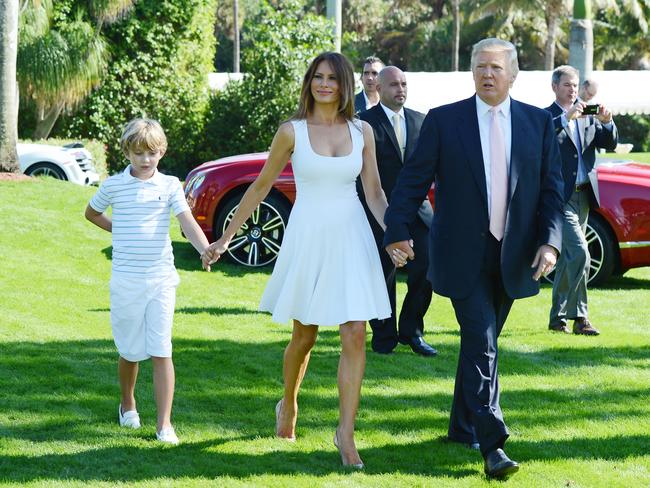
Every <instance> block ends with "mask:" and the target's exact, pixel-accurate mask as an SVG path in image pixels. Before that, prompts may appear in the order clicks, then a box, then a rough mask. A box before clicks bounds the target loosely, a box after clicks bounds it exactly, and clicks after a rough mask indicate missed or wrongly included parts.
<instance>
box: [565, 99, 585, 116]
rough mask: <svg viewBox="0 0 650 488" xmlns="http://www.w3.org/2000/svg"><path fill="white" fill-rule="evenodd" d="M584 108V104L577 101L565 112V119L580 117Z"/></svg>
mask: <svg viewBox="0 0 650 488" xmlns="http://www.w3.org/2000/svg"><path fill="white" fill-rule="evenodd" d="M585 106H586V104H585V102H582V101H580V100H578V101H577V102H576V103H575V104H574V105H572V106H571V108H570V109H569V110H567V113H566V119H567V120H573V119H577V118H578V117H582V111H583V110H584V109H585Z"/></svg>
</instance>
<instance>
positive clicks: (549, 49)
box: [544, 2, 560, 71]
mask: <svg viewBox="0 0 650 488" xmlns="http://www.w3.org/2000/svg"><path fill="white" fill-rule="evenodd" d="M559 21H560V18H559V15H558V12H556V11H554V2H549V3H547V4H546V27H547V31H548V32H547V35H546V43H545V45H544V69H545V70H546V71H551V70H553V69H554V68H555V37H556V36H557V26H558V23H559Z"/></svg>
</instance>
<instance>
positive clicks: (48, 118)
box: [34, 102, 63, 140]
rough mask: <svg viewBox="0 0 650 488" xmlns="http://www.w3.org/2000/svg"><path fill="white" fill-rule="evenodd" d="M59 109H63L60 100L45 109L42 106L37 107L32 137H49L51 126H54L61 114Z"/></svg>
mask: <svg viewBox="0 0 650 488" xmlns="http://www.w3.org/2000/svg"><path fill="white" fill-rule="evenodd" d="M61 110H63V103H62V102H59V103H57V104H56V105H53V106H51V107H49V108H48V109H47V110H45V108H44V107H40V108H39V110H38V120H37V121H36V128H35V129H34V139H37V140H38V139H47V138H48V137H49V135H50V132H52V127H54V124H55V123H56V121H57V119H58V118H59V115H60V114H61Z"/></svg>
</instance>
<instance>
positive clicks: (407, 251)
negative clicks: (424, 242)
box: [386, 239, 415, 268]
mask: <svg viewBox="0 0 650 488" xmlns="http://www.w3.org/2000/svg"><path fill="white" fill-rule="evenodd" d="M386 252H387V253H388V255H389V256H390V259H391V260H392V261H393V264H394V265H395V266H396V267H398V268H401V267H402V266H405V265H406V260H407V259H411V260H413V259H415V253H414V252H413V240H412V239H411V240H408V241H399V242H393V243H392V244H389V245H388V246H386Z"/></svg>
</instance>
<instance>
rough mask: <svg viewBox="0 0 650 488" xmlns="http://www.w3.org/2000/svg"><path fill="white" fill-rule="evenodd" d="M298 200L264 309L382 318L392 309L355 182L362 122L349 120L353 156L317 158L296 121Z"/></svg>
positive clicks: (324, 318)
mask: <svg viewBox="0 0 650 488" xmlns="http://www.w3.org/2000/svg"><path fill="white" fill-rule="evenodd" d="M292 124H293V129H294V133H295V145H294V151H293V155H292V157H291V164H292V167H293V173H294V177H295V181H296V201H295V203H294V205H293V209H292V210H291V215H290V217H289V222H288V225H287V229H286V232H285V234H284V238H283V240H282V247H281V249H280V253H279V254H278V258H277V261H276V263H275V268H274V269H273V274H272V275H271V278H270V279H269V282H268V284H267V286H266V290H265V291H264V294H263V296H262V300H261V303H260V310H262V311H267V312H271V313H272V314H273V320H274V321H275V322H279V323H286V322H287V321H288V320H289V319H296V320H298V321H300V322H301V323H303V324H305V325H339V324H342V323H345V322H348V321H350V320H370V319H375V318H376V319H384V318H387V317H390V314H391V309H390V302H389V300H388V292H387V291H386V283H385V281H384V275H383V272H382V269H381V262H380V260H379V254H378V252H377V246H376V244H375V240H374V238H373V235H372V231H371V229H370V225H369V224H368V219H367V217H366V214H365V212H364V210H363V207H362V206H361V202H360V201H359V196H358V195H357V190H356V185H355V181H356V179H357V176H359V173H360V172H361V167H362V151H363V145H364V141H363V132H362V128H361V122H360V121H355V122H348V128H349V130H350V135H351V138H352V153H350V154H349V155H347V156H342V157H329V156H321V155H319V154H316V153H315V152H314V150H313V149H312V147H311V144H310V142H309V134H308V132H307V121H306V120H299V121H292Z"/></svg>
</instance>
